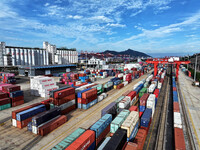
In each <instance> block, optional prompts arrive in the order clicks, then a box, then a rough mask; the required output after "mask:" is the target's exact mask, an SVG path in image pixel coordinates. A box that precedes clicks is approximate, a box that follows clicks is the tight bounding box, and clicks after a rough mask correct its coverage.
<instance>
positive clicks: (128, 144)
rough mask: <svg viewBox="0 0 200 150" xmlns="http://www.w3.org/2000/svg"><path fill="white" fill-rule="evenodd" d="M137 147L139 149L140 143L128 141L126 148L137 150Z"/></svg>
mask: <svg viewBox="0 0 200 150" xmlns="http://www.w3.org/2000/svg"><path fill="white" fill-rule="evenodd" d="M137 149H138V144H136V143H132V142H128V143H127V145H126V148H125V150H137Z"/></svg>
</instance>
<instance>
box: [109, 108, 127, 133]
mask: <svg viewBox="0 0 200 150" xmlns="http://www.w3.org/2000/svg"><path fill="white" fill-rule="evenodd" d="M129 114H130V111H129V110H126V109H124V110H122V111H121V112H120V113H119V115H117V117H116V118H115V119H114V120H113V121H112V122H111V124H110V132H111V133H115V132H116V131H117V129H118V128H119V127H121V125H122V123H123V122H124V120H125V119H126V118H127V117H128V115H129Z"/></svg>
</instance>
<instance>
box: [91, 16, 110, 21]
mask: <svg viewBox="0 0 200 150" xmlns="http://www.w3.org/2000/svg"><path fill="white" fill-rule="evenodd" d="M89 19H91V20H101V21H104V22H113V20H112V19H110V18H108V17H105V16H94V17H91V18H89Z"/></svg>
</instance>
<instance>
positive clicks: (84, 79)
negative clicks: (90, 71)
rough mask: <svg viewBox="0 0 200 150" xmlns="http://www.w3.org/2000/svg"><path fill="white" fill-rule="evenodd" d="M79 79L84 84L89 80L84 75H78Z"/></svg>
mask: <svg viewBox="0 0 200 150" xmlns="http://www.w3.org/2000/svg"><path fill="white" fill-rule="evenodd" d="M79 79H80V80H81V82H86V81H87V80H88V79H89V76H87V75H86V74H85V73H80V74H79Z"/></svg>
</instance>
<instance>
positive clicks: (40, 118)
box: [31, 107, 61, 134]
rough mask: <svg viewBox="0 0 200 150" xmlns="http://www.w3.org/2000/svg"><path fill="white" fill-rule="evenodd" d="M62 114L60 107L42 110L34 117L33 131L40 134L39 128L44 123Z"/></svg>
mask: <svg viewBox="0 0 200 150" xmlns="http://www.w3.org/2000/svg"><path fill="white" fill-rule="evenodd" d="M60 114H61V109H60V108H59V107H57V108H53V109H51V110H48V111H45V112H42V113H40V114H38V115H36V116H34V117H33V118H32V122H31V125H32V128H31V129H32V132H33V133H34V134H39V128H40V127H42V126H43V125H45V124H47V123H49V122H50V121H52V120H55V119H56V118H58V117H59V115H60Z"/></svg>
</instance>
